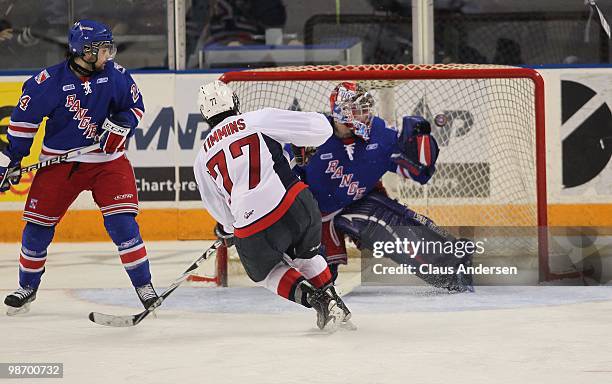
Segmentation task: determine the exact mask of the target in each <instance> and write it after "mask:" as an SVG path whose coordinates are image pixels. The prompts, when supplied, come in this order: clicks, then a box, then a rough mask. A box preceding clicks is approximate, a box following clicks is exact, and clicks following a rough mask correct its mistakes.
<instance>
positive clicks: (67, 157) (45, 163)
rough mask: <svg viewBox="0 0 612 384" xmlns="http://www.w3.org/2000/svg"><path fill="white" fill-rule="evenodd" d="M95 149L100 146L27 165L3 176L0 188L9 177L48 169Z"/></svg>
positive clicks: (81, 149)
mask: <svg viewBox="0 0 612 384" xmlns="http://www.w3.org/2000/svg"><path fill="white" fill-rule="evenodd" d="M96 149H100V144H99V143H96V144H92V145H90V146H88V147H83V148H78V149H75V150H72V151H69V152H66V153H62V154H61V155H59V156H56V157H52V158H50V159H47V160H44V161H41V162H39V163H36V164H32V165H28V166H27V167H23V168H19V169H17V168H15V169H13V170H11V171H9V172H7V173H5V174H4V177H3V178H2V180H0V186H2V185H4V183H5V182H6V181H7V179H9V178H11V177H15V176H19V175H23V174H24V173H28V172H32V171H36V170H39V169H41V168H45V167H48V166H50V165H53V164H59V163H61V162H64V161H66V160H70V159H74V158H75V157H77V156H80V155H84V154H86V153H89V152H92V151H95V150H96Z"/></svg>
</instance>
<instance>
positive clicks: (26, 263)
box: [19, 255, 47, 269]
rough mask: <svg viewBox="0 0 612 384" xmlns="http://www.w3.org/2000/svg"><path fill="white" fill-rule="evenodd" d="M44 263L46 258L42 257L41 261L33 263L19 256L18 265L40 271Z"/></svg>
mask: <svg viewBox="0 0 612 384" xmlns="http://www.w3.org/2000/svg"><path fill="white" fill-rule="evenodd" d="M45 261H47V258H46V257H43V258H42V260H37V261H34V260H28V259H26V258H25V257H23V255H19V264H21V266H22V267H24V268H28V269H40V268H42V267H44V266H45Z"/></svg>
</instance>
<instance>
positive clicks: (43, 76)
mask: <svg viewBox="0 0 612 384" xmlns="http://www.w3.org/2000/svg"><path fill="white" fill-rule="evenodd" d="M50 77H51V75H50V74H49V72H47V70H46V69H43V70H42V71H41V72H40V73H39V74H38V75H36V76H35V77H34V81H36V83H38V84H42V83H44V82H45V80H47V79H48V78H50Z"/></svg>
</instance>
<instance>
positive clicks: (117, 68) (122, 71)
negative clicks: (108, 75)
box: [113, 61, 125, 73]
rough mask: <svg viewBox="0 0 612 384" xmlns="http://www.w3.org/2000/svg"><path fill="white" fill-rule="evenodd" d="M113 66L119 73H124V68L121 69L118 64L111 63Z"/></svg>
mask: <svg viewBox="0 0 612 384" xmlns="http://www.w3.org/2000/svg"><path fill="white" fill-rule="evenodd" d="M113 66H114V67H115V69H116V70H117V71H119V72H120V73H125V68H123V67H122V66H121V65H120V64H119V63H116V62H114V61H113Z"/></svg>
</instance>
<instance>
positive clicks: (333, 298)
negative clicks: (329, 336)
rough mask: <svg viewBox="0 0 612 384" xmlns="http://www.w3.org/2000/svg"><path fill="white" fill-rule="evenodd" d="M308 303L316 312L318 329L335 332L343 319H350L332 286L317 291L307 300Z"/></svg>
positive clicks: (346, 309) (348, 312)
mask: <svg viewBox="0 0 612 384" xmlns="http://www.w3.org/2000/svg"><path fill="white" fill-rule="evenodd" d="M308 302H309V303H310V305H312V307H313V308H314V309H315V311H317V327H319V329H322V330H325V331H328V332H335V331H336V330H337V329H338V327H339V326H341V325H342V323H343V322H344V321H345V319H346V320H347V321H348V318H350V314H351V313H350V311H349V310H348V308H347V307H346V305H345V304H344V302H343V301H342V299H340V297H339V296H338V295H337V294H336V291H335V290H334V289H333V287H332V286H328V287H326V288H321V289H317V290H316V291H314V292H313V293H312V294H311V296H310V297H309V298H308ZM347 316H348V317H347Z"/></svg>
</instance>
